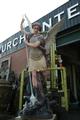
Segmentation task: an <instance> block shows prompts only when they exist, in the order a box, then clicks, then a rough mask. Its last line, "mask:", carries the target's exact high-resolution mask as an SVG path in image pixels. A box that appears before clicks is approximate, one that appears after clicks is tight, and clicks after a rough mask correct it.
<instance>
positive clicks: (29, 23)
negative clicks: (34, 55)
mask: <svg viewBox="0 0 80 120" xmlns="http://www.w3.org/2000/svg"><path fill="white" fill-rule="evenodd" d="M25 18H26V21H27V23H28V25H29V30H30V32H31V33H32V24H31V22H30V20H29V19H28V17H27V16H26V14H25ZM26 51H27V61H28V56H29V55H28V47H27V45H26ZM29 81H30V89H31V96H30V102H31V104H32V105H34V104H35V102H37V101H38V100H37V98H36V97H35V96H34V93H33V86H32V80H31V72H29Z"/></svg>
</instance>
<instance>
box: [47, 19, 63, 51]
mask: <svg viewBox="0 0 80 120" xmlns="http://www.w3.org/2000/svg"><path fill="white" fill-rule="evenodd" d="M63 23H64V19H62V20H61V21H60V22H58V23H56V24H55V25H54V26H53V27H52V28H51V29H50V30H49V31H48V32H47V34H48V37H47V40H46V45H45V48H46V50H47V52H49V49H50V46H51V45H52V44H53V43H56V34H57V33H58V32H59V31H60V29H61V27H62V26H63Z"/></svg>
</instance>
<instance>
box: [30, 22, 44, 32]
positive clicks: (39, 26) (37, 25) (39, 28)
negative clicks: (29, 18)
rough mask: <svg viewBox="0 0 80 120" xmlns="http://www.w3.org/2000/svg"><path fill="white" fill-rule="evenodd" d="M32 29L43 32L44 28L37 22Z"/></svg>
mask: <svg viewBox="0 0 80 120" xmlns="http://www.w3.org/2000/svg"><path fill="white" fill-rule="evenodd" d="M32 28H33V29H37V30H38V31H41V30H42V26H41V24H40V23H39V22H35V23H33V24H32Z"/></svg>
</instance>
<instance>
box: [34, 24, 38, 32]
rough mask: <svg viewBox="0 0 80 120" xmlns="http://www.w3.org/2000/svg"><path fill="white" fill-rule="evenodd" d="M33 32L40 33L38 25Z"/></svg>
mask: <svg viewBox="0 0 80 120" xmlns="http://www.w3.org/2000/svg"><path fill="white" fill-rule="evenodd" d="M33 32H34V33H38V32H39V26H38V25H35V26H34V27H33Z"/></svg>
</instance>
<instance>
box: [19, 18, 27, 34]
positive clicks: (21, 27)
mask: <svg viewBox="0 0 80 120" xmlns="http://www.w3.org/2000/svg"><path fill="white" fill-rule="evenodd" d="M24 21H25V19H24V18H22V21H21V24H20V29H21V32H22V33H24V34H25V35H27V34H28V32H27V31H25V28H24V27H23V23H24Z"/></svg>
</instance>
